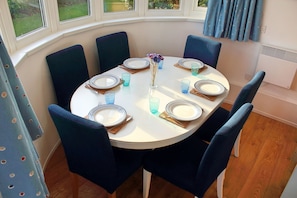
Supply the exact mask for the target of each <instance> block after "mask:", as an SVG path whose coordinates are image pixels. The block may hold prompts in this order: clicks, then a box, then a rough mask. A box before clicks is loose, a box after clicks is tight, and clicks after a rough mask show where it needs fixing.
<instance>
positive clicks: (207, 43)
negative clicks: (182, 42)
mask: <svg viewBox="0 0 297 198" xmlns="http://www.w3.org/2000/svg"><path fill="white" fill-rule="evenodd" d="M221 45H222V44H221V43H220V42H218V41H214V40H211V39H208V38H205V37H199V36H194V35H189V36H188V37H187V41H186V46H185V50H184V58H194V59H198V60H201V61H202V62H203V63H205V64H207V65H209V66H211V67H213V68H216V67H217V62H218V58H219V55H220V51H221Z"/></svg>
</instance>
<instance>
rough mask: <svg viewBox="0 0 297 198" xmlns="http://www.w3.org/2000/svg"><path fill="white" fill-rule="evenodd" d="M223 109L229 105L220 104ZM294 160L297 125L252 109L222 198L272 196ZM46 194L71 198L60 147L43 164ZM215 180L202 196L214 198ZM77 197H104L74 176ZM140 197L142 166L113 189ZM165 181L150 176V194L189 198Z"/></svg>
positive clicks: (123, 197)
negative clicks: (76, 185) (76, 181)
mask: <svg viewBox="0 0 297 198" xmlns="http://www.w3.org/2000/svg"><path fill="white" fill-rule="evenodd" d="M224 107H225V108H230V105H227V104H224ZM296 163H297V128H294V127H292V126H288V125H286V124H284V123H281V122H278V121H275V120H273V119H270V118H267V117H264V116H261V115H259V114H257V113H254V112H252V113H251V115H250V117H249V118H248V120H247V122H246V124H245V126H244V128H243V132H242V136H241V144H240V156H239V158H236V157H234V156H233V155H232V156H230V160H229V163H228V167H227V171H226V178H225V182H224V197H225V198H237V197H239V198H251V197H254V198H257V197H259V198H278V197H280V195H281V193H282V191H283V190H284V188H285V186H286V184H287V182H288V180H289V178H290V176H291V173H292V171H293V169H294V167H295V165H296ZM45 178H46V183H47V186H48V188H49V191H50V193H51V196H50V197H51V198H71V197H72V193H71V182H70V175H69V172H68V169H67V164H66V159H65V155H64V151H63V148H62V146H59V147H58V148H57V150H56V151H55V153H54V155H53V156H52V158H51V160H50V161H49V163H48V165H47V167H46V169H45ZM215 184H216V182H214V184H213V185H212V186H211V187H210V188H209V189H208V191H207V192H206V194H205V197H206V198H215V197H216V185H215ZM79 186H80V188H79V197H80V198H106V197H107V195H106V193H105V191H104V190H103V189H102V188H101V187H99V186H97V185H95V184H93V183H91V182H89V181H87V180H85V179H84V178H80V179H79ZM141 197H142V170H141V169H140V170H138V171H137V172H136V173H135V174H134V175H132V176H131V178H129V179H128V180H127V181H126V182H125V183H124V184H123V185H121V186H120V187H119V188H118V190H117V198H141ZM193 197H194V196H193V195H192V194H191V193H188V192H186V191H184V190H182V189H179V188H178V187H176V186H174V185H172V184H170V183H168V182H166V181H165V180H163V179H161V178H159V177H156V176H153V177H152V183H151V189H150V198H193Z"/></svg>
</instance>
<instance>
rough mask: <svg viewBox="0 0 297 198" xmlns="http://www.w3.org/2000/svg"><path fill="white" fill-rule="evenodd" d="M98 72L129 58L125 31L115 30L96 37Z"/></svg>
mask: <svg viewBox="0 0 297 198" xmlns="http://www.w3.org/2000/svg"><path fill="white" fill-rule="evenodd" d="M96 45H97V52H98V58H99V70H100V73H103V72H105V71H108V70H110V69H112V68H114V67H117V66H118V65H120V64H122V63H123V62H124V61H125V60H126V59H128V58H130V50H129V43H128V36H127V33H126V32H123V31H122V32H116V33H112V34H108V35H104V36H101V37H98V38H96Z"/></svg>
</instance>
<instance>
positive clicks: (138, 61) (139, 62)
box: [124, 58, 150, 69]
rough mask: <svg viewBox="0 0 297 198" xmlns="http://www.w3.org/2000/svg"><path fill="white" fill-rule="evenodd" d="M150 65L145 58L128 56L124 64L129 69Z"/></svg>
mask: <svg viewBox="0 0 297 198" xmlns="http://www.w3.org/2000/svg"><path fill="white" fill-rule="evenodd" d="M149 65H150V63H149V61H148V60H146V59H144V58H128V59H127V60H125V61H124V66H125V67H127V68H129V69H144V68H146V67H148V66H149Z"/></svg>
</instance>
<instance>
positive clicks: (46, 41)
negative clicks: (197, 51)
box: [10, 16, 204, 67]
mask: <svg viewBox="0 0 297 198" xmlns="http://www.w3.org/2000/svg"><path fill="white" fill-rule="evenodd" d="M183 21H184V22H194V23H203V22H204V20H202V19H199V18H196V17H176V16H174V17H167V16H165V17H134V18H125V19H116V20H107V21H101V22H95V23H90V24H87V25H83V26H78V27H75V28H69V29H66V30H63V31H60V32H56V33H53V34H51V35H49V36H47V37H44V38H43V39H40V40H37V41H36V42H34V43H32V44H30V45H28V46H26V47H24V48H22V49H19V50H17V51H16V52H14V53H12V54H10V56H11V59H12V62H13V64H14V66H16V67H17V65H18V64H19V63H21V62H22V60H23V59H24V58H25V57H27V56H31V55H32V54H35V53H36V52H38V51H40V50H41V49H43V48H45V47H47V46H49V45H51V44H53V43H56V42H57V41H59V40H60V39H63V38H65V37H67V36H71V35H75V34H80V33H81V32H85V31H89V30H92V29H98V28H100V27H105V26H116V25H123V24H131V23H140V22H183Z"/></svg>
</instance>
